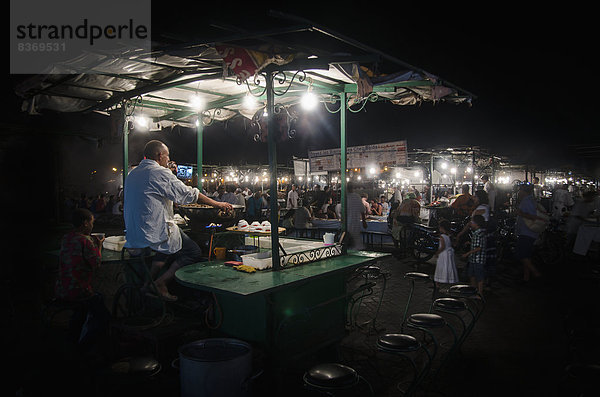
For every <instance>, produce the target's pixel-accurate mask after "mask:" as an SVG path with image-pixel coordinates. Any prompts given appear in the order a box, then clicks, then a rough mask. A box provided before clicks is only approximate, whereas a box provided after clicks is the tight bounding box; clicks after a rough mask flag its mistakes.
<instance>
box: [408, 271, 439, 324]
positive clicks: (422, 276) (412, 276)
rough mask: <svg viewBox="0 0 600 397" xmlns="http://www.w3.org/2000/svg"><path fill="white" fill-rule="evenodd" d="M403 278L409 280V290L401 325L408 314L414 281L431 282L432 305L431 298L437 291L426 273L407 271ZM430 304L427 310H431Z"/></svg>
mask: <svg viewBox="0 0 600 397" xmlns="http://www.w3.org/2000/svg"><path fill="white" fill-rule="evenodd" d="M404 278H405V279H409V280H410V292H409V294H408V299H407V300H406V307H405V308H404V315H403V316H402V324H403V325H404V323H405V321H406V316H407V315H408V307H409V306H410V302H411V300H412V296H413V293H414V291H415V282H416V281H420V282H425V283H431V285H432V287H433V292H432V294H431V301H432V305H433V299H434V297H435V294H436V292H437V288H436V285H435V282H434V281H433V279H432V278H431V277H430V276H429V274H427V273H420V272H408V273H406V274H405V275H404ZM432 305H430V306H429V311H431V307H432Z"/></svg>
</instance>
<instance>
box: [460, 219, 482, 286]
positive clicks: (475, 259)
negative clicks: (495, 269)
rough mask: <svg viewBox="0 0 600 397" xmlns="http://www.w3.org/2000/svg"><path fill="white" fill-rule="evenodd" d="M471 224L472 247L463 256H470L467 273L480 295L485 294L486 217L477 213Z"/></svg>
mask: <svg viewBox="0 0 600 397" xmlns="http://www.w3.org/2000/svg"><path fill="white" fill-rule="evenodd" d="M469 226H470V227H471V230H473V233H472V235H471V247H470V249H469V251H468V252H465V253H464V254H463V258H469V263H468V265H467V275H468V276H469V278H470V280H471V285H472V286H473V287H477V291H478V292H479V295H481V296H483V282H484V281H485V263H486V247H487V235H486V231H485V218H484V217H483V216H482V215H475V216H473V219H472V220H471V222H470V223H469Z"/></svg>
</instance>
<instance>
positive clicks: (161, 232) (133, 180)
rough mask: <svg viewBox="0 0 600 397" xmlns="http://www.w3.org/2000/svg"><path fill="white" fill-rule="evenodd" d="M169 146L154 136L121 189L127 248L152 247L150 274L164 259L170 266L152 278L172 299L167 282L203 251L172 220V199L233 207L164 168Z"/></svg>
mask: <svg viewBox="0 0 600 397" xmlns="http://www.w3.org/2000/svg"><path fill="white" fill-rule="evenodd" d="M168 162H169V148H168V147H167V146H166V145H165V144H164V143H162V142H161V141H157V140H153V141H150V142H148V143H147V144H146V146H145V148H144V159H143V160H142V161H141V162H140V164H139V165H138V166H137V167H136V168H135V169H133V170H131V172H130V173H129V174H128V175H127V178H126V179H125V189H124V198H125V201H124V206H123V215H124V220H125V228H126V240H127V241H126V243H125V247H126V248H146V247H149V248H151V249H152V250H153V251H155V255H154V257H153V261H152V267H151V270H150V274H151V275H152V277H154V276H156V275H157V274H158V272H159V271H160V269H161V268H162V267H163V266H164V264H165V263H166V262H167V260H168V261H169V262H171V266H170V267H169V269H167V270H166V271H165V272H164V273H163V275H161V276H160V277H159V278H158V279H157V280H155V285H156V287H157V289H158V291H157V292H158V293H159V294H160V295H161V296H162V297H163V298H164V299H165V300H170V301H174V300H176V299H177V297H176V296H174V295H171V294H170V293H169V291H168V289H167V283H168V282H169V281H171V280H172V279H173V278H174V277H175V271H176V270H177V269H179V268H180V267H182V266H185V265H189V264H191V263H194V262H197V261H198V260H199V259H200V257H201V255H202V251H201V250H200V247H198V244H196V243H195V242H194V241H193V240H192V239H190V238H189V237H188V236H187V235H186V234H185V233H184V232H183V231H181V230H180V229H179V226H177V224H176V223H175V220H174V213H173V202H175V203H177V204H191V203H195V202H197V201H198V202H200V203H204V204H208V205H211V206H213V207H216V208H221V209H225V210H232V208H233V207H232V206H231V204H229V203H224V202H216V201H214V200H212V199H210V198H208V197H206V196H205V195H203V194H202V193H200V191H199V190H198V189H197V188H195V187H191V186H187V185H185V184H184V183H183V182H182V181H181V180H179V179H178V178H177V176H175V175H173V173H172V172H171V171H170V170H169V169H168V168H167V163H168Z"/></svg>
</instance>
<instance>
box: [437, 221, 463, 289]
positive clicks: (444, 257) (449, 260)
mask: <svg viewBox="0 0 600 397" xmlns="http://www.w3.org/2000/svg"><path fill="white" fill-rule="evenodd" d="M439 231H440V242H439V246H438V247H439V248H438V250H437V252H436V255H437V262H436V266H435V274H434V276H433V279H434V281H435V282H436V284H437V286H438V287H439V286H440V284H454V283H457V282H458V272H457V270H456V263H455V261H454V248H452V241H451V240H450V222H448V221H447V220H445V219H444V220H442V221H441V222H440V225H439Z"/></svg>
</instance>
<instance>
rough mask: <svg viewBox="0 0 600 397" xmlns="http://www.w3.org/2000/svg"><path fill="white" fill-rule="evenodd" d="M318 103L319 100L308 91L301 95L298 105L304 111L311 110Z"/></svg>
mask: <svg viewBox="0 0 600 397" xmlns="http://www.w3.org/2000/svg"><path fill="white" fill-rule="evenodd" d="M318 103H319V98H317V96H316V95H315V94H313V93H312V92H310V91H309V92H307V93H306V94H304V95H302V98H301V99H300V104H301V105H302V108H303V109H304V110H313V109H314V108H316V107H317V104H318Z"/></svg>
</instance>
